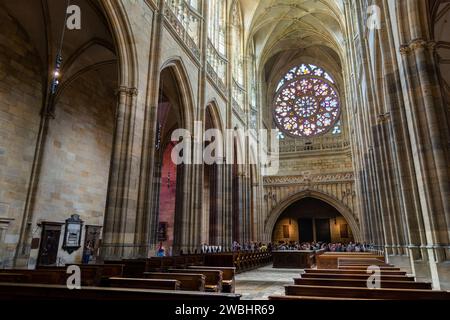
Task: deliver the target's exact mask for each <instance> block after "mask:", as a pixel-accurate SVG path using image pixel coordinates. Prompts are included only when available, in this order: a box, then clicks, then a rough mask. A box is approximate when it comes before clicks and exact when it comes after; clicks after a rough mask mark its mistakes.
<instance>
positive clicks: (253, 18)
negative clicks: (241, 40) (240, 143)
mask: <svg viewBox="0 0 450 320" xmlns="http://www.w3.org/2000/svg"><path fill="white" fill-rule="evenodd" d="M241 4H242V9H243V14H244V24H245V30H246V40H247V43H249V45H253V46H254V54H255V58H256V63H257V67H258V70H259V71H260V74H262V79H261V80H262V81H263V82H264V84H265V85H266V86H267V88H266V89H267V98H268V101H270V98H271V92H272V91H273V87H274V86H275V84H276V82H278V80H279V79H280V78H281V76H282V75H283V74H284V73H285V72H286V71H287V70H289V69H290V68H291V67H292V66H293V64H297V63H299V62H302V61H303V62H309V63H316V64H319V65H321V66H323V67H325V68H326V69H327V70H328V71H329V72H330V73H331V74H332V75H333V76H334V77H335V78H336V79H338V80H339V79H340V78H341V74H342V61H343V60H344V59H343V54H344V45H345V43H344V42H345V39H344V33H345V19H344V6H343V1H341V0H260V1H241ZM269 117H270V112H266V116H265V118H266V119H265V120H266V122H267V124H268V123H269V122H270V119H269Z"/></svg>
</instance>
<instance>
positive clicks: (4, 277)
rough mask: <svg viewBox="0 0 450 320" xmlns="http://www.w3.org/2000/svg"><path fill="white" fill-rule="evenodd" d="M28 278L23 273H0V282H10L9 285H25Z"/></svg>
mask: <svg viewBox="0 0 450 320" xmlns="http://www.w3.org/2000/svg"><path fill="white" fill-rule="evenodd" d="M28 278H29V277H27V276H26V275H24V274H23V273H18V272H15V273H10V272H5V273H0V282H11V283H25V282H29V281H27V279H28Z"/></svg>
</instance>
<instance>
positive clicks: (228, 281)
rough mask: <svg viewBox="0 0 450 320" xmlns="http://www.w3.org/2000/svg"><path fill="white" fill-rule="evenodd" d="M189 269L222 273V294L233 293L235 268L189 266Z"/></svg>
mask: <svg viewBox="0 0 450 320" xmlns="http://www.w3.org/2000/svg"><path fill="white" fill-rule="evenodd" d="M189 269H197V270H220V271H222V292H228V293H234V292H235V274H236V268H235V267H207V266H190V267H189Z"/></svg>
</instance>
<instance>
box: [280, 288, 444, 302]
mask: <svg viewBox="0 0 450 320" xmlns="http://www.w3.org/2000/svg"><path fill="white" fill-rule="evenodd" d="M285 291H286V295H287V296H314V297H332V298H350V299H352V298H357V299H359V298H369V299H387V300H450V293H449V292H446V291H433V290H418V289H417V290H410V289H368V288H355V287H326V286H303V285H301V286H297V285H289V286H286V287H285Z"/></svg>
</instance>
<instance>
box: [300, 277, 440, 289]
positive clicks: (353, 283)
mask: <svg viewBox="0 0 450 320" xmlns="http://www.w3.org/2000/svg"><path fill="white" fill-rule="evenodd" d="M294 282H295V284H296V285H305V286H326V287H327V286H329V287H359V288H367V280H357V279H321V278H317V279H315V278H312V279H307V278H297V279H294ZM380 285H381V288H393V289H421V290H431V288H432V286H431V283H428V282H413V281H390V280H384V281H383V280H381V281H380Z"/></svg>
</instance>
